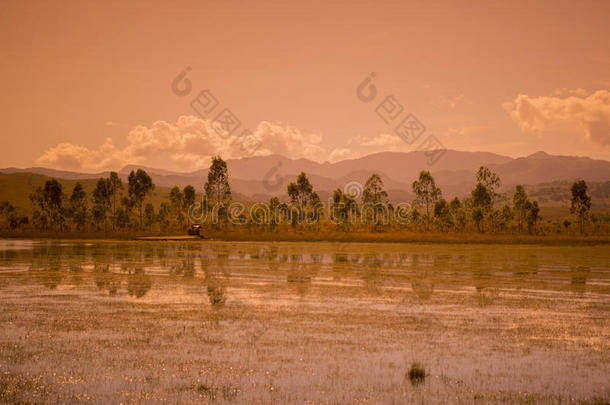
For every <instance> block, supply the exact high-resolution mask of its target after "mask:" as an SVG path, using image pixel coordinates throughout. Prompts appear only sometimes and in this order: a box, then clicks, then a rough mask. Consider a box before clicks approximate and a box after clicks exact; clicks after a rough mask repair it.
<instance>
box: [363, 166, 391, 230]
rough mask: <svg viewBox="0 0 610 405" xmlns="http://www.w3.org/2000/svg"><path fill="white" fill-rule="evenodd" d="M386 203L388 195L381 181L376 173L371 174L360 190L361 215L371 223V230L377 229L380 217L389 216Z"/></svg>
mask: <svg viewBox="0 0 610 405" xmlns="http://www.w3.org/2000/svg"><path fill="white" fill-rule="evenodd" d="M388 202H389V200H388V193H387V191H385V189H384V186H383V180H381V177H379V175H378V174H377V173H373V174H372V175H371V177H369V178H368V180H367V181H366V183H364V189H363V190H362V215H364V216H365V218H366V219H368V220H371V221H372V225H373V230H376V229H377V226H378V225H379V219H380V218H381V217H382V216H389V215H390V213H389V207H388ZM371 209H372V211H371Z"/></svg>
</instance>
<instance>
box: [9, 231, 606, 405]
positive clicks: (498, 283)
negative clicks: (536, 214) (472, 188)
mask: <svg viewBox="0 0 610 405" xmlns="http://www.w3.org/2000/svg"><path fill="white" fill-rule="evenodd" d="M609 251H610V249H608V248H607V247H604V246H593V247H591V246H587V247H566V246H561V247H551V246H532V245H528V246H520V245H508V246H501V245H471V244H469V245H455V244H451V245H445V244H426V245H424V244H422V245H418V244H382V243H379V244H360V243H358V244H357V243H350V244H341V243H284V242H282V243H242V242H235V243H231V242H208V241H206V242H199V241H194V242H123V241H20V240H0V304H1V305H2V308H3V310H2V313H1V315H0V322H1V324H0V326H1V327H2V332H0V375H2V377H0V395H1V396H2V397H1V398H2V399H3V400H9V401H18V400H21V401H36V402H56V401H58V400H59V401H69V402H74V401H84V402H100V403H102V402H107V401H112V402H117V401H119V402H120V401H125V402H130V401H143V402H157V401H162V400H169V401H172V402H175V401H186V402H190V401H201V400H203V401H208V402H212V401H213V402H219V403H223V402H255V403H256V402H259V403H270V402H272V403H273V402H276V403H286V402H308V401H309V402H313V403H353V402H355V401H359V402H370V403H380V402H381V403H401V402H404V401H405V400H411V401H416V402H431V403H437V402H460V401H461V402H472V401H479V400H480V401H482V403H485V402H504V403H512V402H514V403H521V402H523V401H533V402H548V403H570V402H573V401H576V400H579V399H591V398H593V397H601V398H608V397H609V396H610V385H609V384H608V378H607V376H608V375H610V366H609V364H610V351H609V350H608V349H609V348H610V326H609V323H608V319H609V315H610V253H609ZM414 361H418V362H420V363H421V364H422V365H424V367H425V368H426V372H427V376H426V379H425V381H424V383H422V384H416V385H413V384H412V383H411V381H410V380H409V379H408V378H406V376H405V375H406V373H407V371H408V369H409V367H410V365H411V363H412V362H414Z"/></svg>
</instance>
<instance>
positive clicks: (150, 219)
mask: <svg viewBox="0 0 610 405" xmlns="http://www.w3.org/2000/svg"><path fill="white" fill-rule="evenodd" d="M155 219H156V217H155V207H154V206H153V205H152V203H147V204H146V207H145V208H144V225H146V227H147V228H148V230H149V231H150V230H151V228H152V225H153V224H154V223H155Z"/></svg>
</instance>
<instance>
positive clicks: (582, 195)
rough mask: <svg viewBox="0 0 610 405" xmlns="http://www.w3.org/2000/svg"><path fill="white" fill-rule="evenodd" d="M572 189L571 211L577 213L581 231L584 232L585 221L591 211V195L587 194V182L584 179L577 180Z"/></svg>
mask: <svg viewBox="0 0 610 405" xmlns="http://www.w3.org/2000/svg"><path fill="white" fill-rule="evenodd" d="M570 191H571V192H572V201H571V203H570V213H572V214H576V217H577V218H578V226H579V229H580V233H583V232H584V227H585V221H586V220H587V219H588V218H589V212H590V211H591V197H590V196H589V195H588V194H587V183H586V182H585V181H584V180H579V181H575V182H574V184H572V187H571V189H570Z"/></svg>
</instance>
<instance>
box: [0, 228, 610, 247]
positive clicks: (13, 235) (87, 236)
mask: <svg viewBox="0 0 610 405" xmlns="http://www.w3.org/2000/svg"><path fill="white" fill-rule="evenodd" d="M0 238H1V239H46V240H49V239H51V240H69V239H72V240H123V241H126V240H132V241H147V242H154V241H165V242H167V241H189V242H196V241H201V242H205V241H226V242H329V243H438V244H497V245H543V246H544V245H551V246H552V245H559V246H570V245H573V246H591V245H610V235H584V236H580V235H567V236H566V235H523V234H477V233H438V232H429V233H423V232H422V233H415V232H378V233H372V232H354V233H344V232H337V231H332V232H312V231H299V232H289V233H287V232H279V233H274V232H233V231H224V232H205V236H204V237H202V238H197V237H188V235H186V233H181V232H167V233H164V232H65V233H64V232H61V233H60V232H23V231H20V232H6V231H4V232H0Z"/></svg>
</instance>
